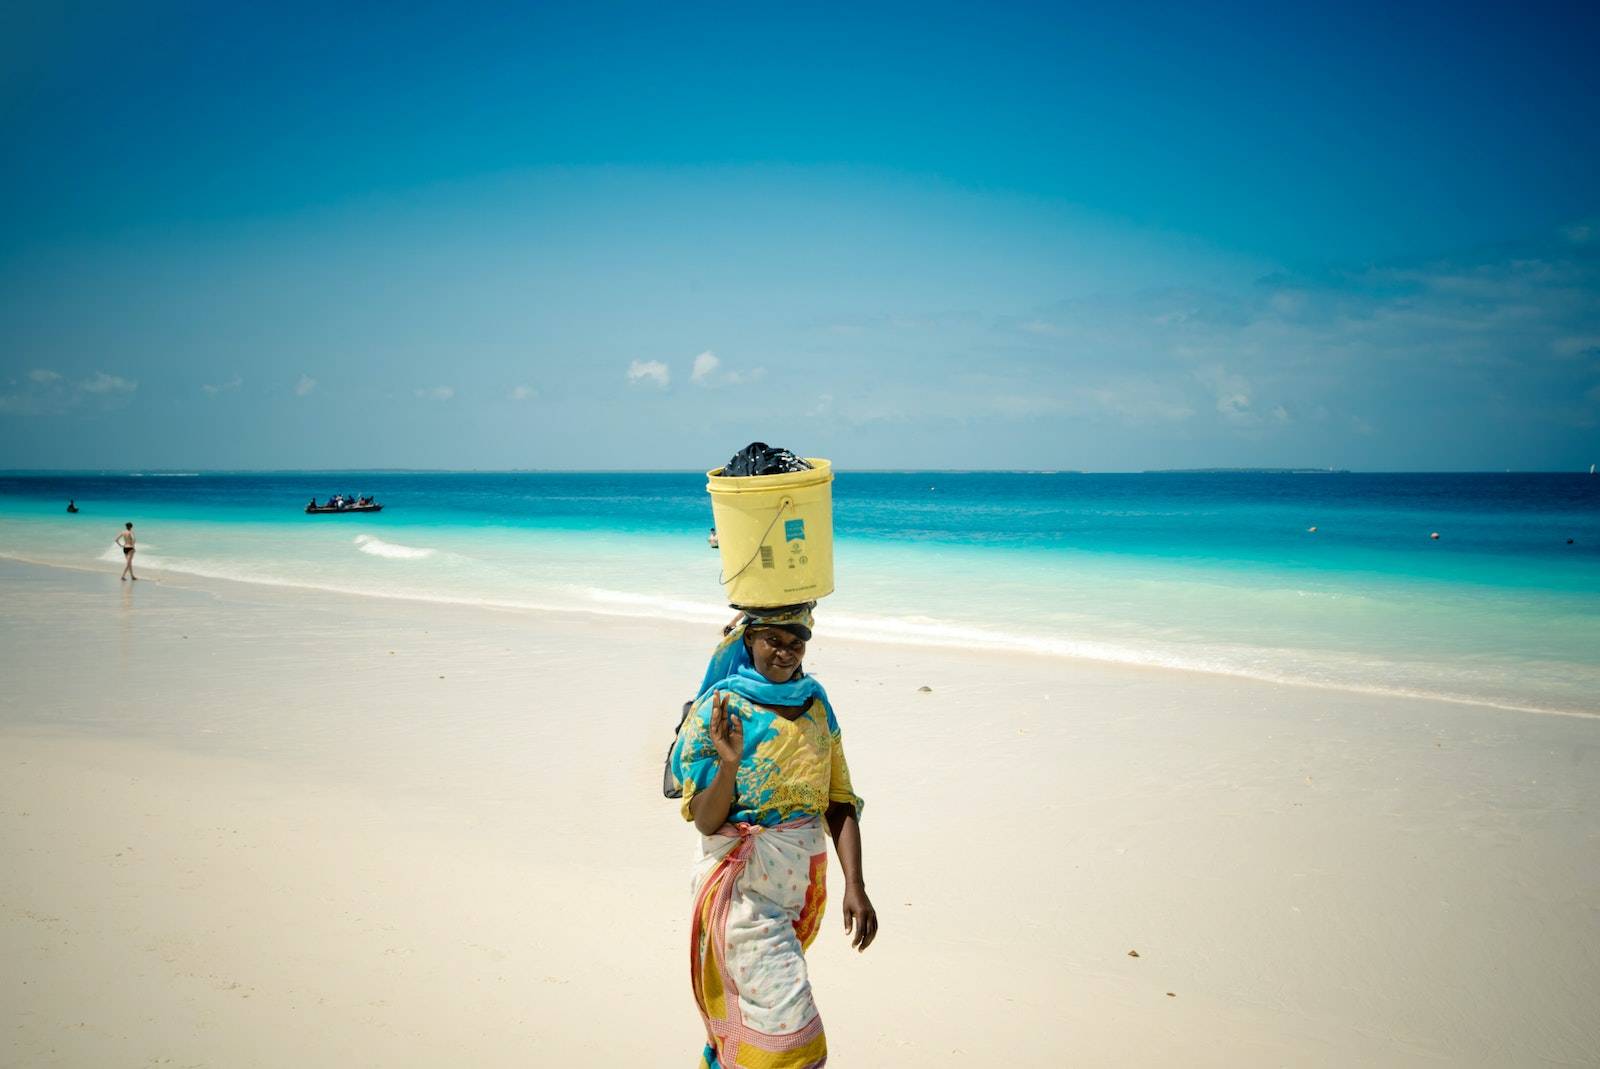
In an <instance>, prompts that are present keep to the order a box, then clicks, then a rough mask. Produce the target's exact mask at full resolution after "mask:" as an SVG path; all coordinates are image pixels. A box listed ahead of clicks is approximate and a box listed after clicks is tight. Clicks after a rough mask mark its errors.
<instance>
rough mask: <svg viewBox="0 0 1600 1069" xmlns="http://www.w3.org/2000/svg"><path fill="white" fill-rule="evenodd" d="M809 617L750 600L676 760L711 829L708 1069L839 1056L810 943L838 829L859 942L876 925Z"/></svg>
mask: <svg viewBox="0 0 1600 1069" xmlns="http://www.w3.org/2000/svg"><path fill="white" fill-rule="evenodd" d="M811 626H812V616H811V605H810V604H805V605H795V606H788V607H786V608H783V609H746V610H744V612H743V614H742V619H741V620H740V622H739V623H738V624H737V625H735V626H734V627H733V628H732V630H731V631H730V632H729V633H728V635H727V637H726V638H725V639H723V641H722V643H721V644H720V645H719V646H718V647H717V649H716V651H715V652H714V653H713V654H712V657H711V663H710V665H709V666H708V667H707V669H706V676H705V679H704V680H703V681H702V684H701V687H700V695H699V697H698V698H696V699H695V702H694V704H693V706H692V708H691V710H690V711H689V713H688V715H687V716H686V717H685V718H684V722H683V725H682V727H681V728H680V729H679V732H678V738H677V740H676V742H674V743H673V748H672V752H671V754H670V755H669V757H668V761H667V768H668V772H669V774H670V775H671V776H672V777H673V778H674V779H675V780H676V786H677V787H679V788H680V789H681V792H682V798H683V803H682V814H683V817H684V819H685V820H689V821H692V822H693V823H694V826H695V828H696V829H697V830H698V831H699V832H700V835H701V839H700V849H701V854H700V859H699V861H698V862H697V863H696V865H695V869H694V905H693V912H692V914H691V916H690V925H689V928H690V933H689V953H690V980H691V984H692V987H693V990H694V998H695V1003H696V1005H697V1006H698V1007H699V1009H700V1018H701V1021H702V1022H703V1023H704V1025H705V1030H706V1045H705V1049H704V1050H703V1051H702V1052H701V1061H700V1065H701V1069H721V1067H729V1069H731V1067H732V1066H736V1065H755V1064H760V1065H764V1066H773V1067H786V1069H802V1067H804V1066H815V1065H821V1064H823V1062H824V1061H825V1060H826V1058H827V1050H828V1043H827V1038H826V1036H825V1035H824V1033H823V1029H822V1019H821V1017H820V1016H818V1014H817V1008H816V1004H815V1002H814V1001H813V1000H812V997H811V985H810V981H809V980H808V979H807V977H806V967H805V950H806V947H808V946H809V945H810V944H811V941H812V940H813V939H814V938H815V937H816V934H817V931H818V928H819V926H820V924H821V920H822V911H823V905H824V902H825V900H826V877H827V871H828V850H827V845H826V839H827V837H828V836H831V837H832V839H833V844H834V851H835V852H836V853H837V854H838V857H839V863H840V867H841V868H842V869H843V870H844V878H845V891H844V902H843V907H842V908H843V912H844V927H845V932H846V934H847V935H848V936H849V938H850V942H851V945H852V946H853V947H855V949H856V950H858V951H860V950H865V949H867V947H869V946H871V945H872V941H873V940H874V939H875V938H876V937H877V934H878V915H877V913H876V911H875V910H874V909H873V907H872V901H871V899H869V898H868V897H867V890H866V884H865V881H864V878H863V876H862V871H861V833H860V825H859V821H860V816H861V807H862V801H861V799H860V798H859V797H857V795H856V793H855V790H854V788H853V786H852V785H851V782H850V769H849V766H848V765H847V764H846V762H845V757H844V747H843V743H842V741H841V738H840V734H839V725H838V722H837V721H836V720H835V719H834V715H833V709H832V706H831V705H830V704H829V702H828V696H827V693H826V692H825V691H824V690H823V689H822V685H821V684H820V683H818V682H817V681H816V679H815V678H813V677H812V676H809V675H807V674H806V673H805V671H804V669H803V668H802V661H803V659H804V657H805V651H806V643H807V642H808V641H809V640H810V638H811Z"/></svg>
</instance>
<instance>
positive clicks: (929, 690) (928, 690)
mask: <svg viewBox="0 0 1600 1069" xmlns="http://www.w3.org/2000/svg"><path fill="white" fill-rule="evenodd" d="M917 693H918V694H932V693H933V688H932V687H918V688H917Z"/></svg>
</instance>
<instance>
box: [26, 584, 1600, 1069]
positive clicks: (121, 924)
mask: <svg viewBox="0 0 1600 1069" xmlns="http://www.w3.org/2000/svg"><path fill="white" fill-rule="evenodd" d="M144 574H145V575H146V576H147V578H146V579H145V580H144V581H142V582H140V583H138V584H137V585H135V584H131V583H123V584H119V583H118V582H117V579H116V575H115V571H114V569H111V570H107V571H106V572H104V573H90V572H74V571H67V570H60V569H49V568H41V567H37V566H33V565H27V564H21V563H17V562H14V561H0V606H3V608H0V650H3V651H4V652H3V654H0V668H3V670H4V676H5V680H6V682H5V686H4V688H3V689H0V769H3V775H0V856H3V857H4V859H5V864H4V865H3V866H0V961H3V962H4V963H5V965H4V968H3V970H0V1021H3V1022H4V1033H3V1034H0V1065H3V1066H18V1067H21V1066H28V1067H43V1066H73V1067H77V1066H83V1067H91V1066H92V1067H101V1066H144V1065H168V1064H170V1065H175V1066H215V1067H227V1069H237V1067H247V1066H297V1067H298V1066H366V1065H371V1066H438V1065H471V1066H513V1065H516V1066H523V1065H564V1066H565V1065H572V1066H630V1067H635V1066H637V1067H670V1066H683V1067H687V1066H689V1065H692V1064H693V1062H694V1059H695V1057H696V1055H697V1053H698V1050H699V1046H700V1042H701V1034H700V1025H699V1020H698V1017H697V1016H696V1013H695V1008H694V1003H693V1000H692V998H691V996H690V991H689V984H688V977H687V975H686V973H687V969H686V967H685V966H686V961H687V954H686V949H687V948H686V945H685V943H686V938H687V936H686V932H687V920H688V918H687V914H688V902H689V899H688V896H689V884H688V865H689V861H690V858H691V856H692V854H693V852H694V849H695V845H696V843H695V836H694V832H693V829H692V827H691V826H689V825H688V824H686V823H684V822H683V821H682V820H681V819H680V818H679V816H678V814H677V806H676V803H674V802H671V801H668V800H665V799H663V798H662V797H661V795H660V789H659V783H660V773H661V759H662V757H663V755H664V753H665V750H666V748H667V746H668V744H669V742H670V740H671V731H672V728H673V725H674V724H675V723H676V720H677V712H678V707H679V705H680V703H681V702H682V701H683V700H684V698H685V697H687V696H688V692H689V691H690V690H691V688H692V687H693V686H694V684H695V683H696V682H697V681H698V678H699V674H700V671H701V670H702V668H703V665H704V658H705V654H706V653H707V651H708V650H709V649H710V647H711V646H712V644H713V643H714V641H715V638H716V636H715V634H714V632H713V633H705V632H704V631H703V630H702V629H699V628H696V627H693V626H690V625H686V624H681V623H654V622H651V621H648V620H642V619H630V618H621V617H618V618H604V617H597V616H591V615H582V614H576V613H574V614H557V613H543V614H541V613H532V612H516V613H512V612H495V611H489V610H483V609H477V608H471V607H465V606H460V607H458V606H441V605H435V604H424V603H417V602H407V601H401V600H386V599H380V598H363V597H342V596H330V595H327V594H319V593H315V592H309V591H300V592H297V591H293V590H285V589H280V588H271V587H264V586H261V587H258V586H246V585H240V584H231V583H226V582H221V581H207V580H200V579H194V578H186V577H178V576H163V575H161V574H160V573H158V572H154V571H149V572H146V573H144ZM818 624H819V626H818V632H817V637H816V640H815V641H814V642H813V644H812V649H811V652H810V654H809V656H808V664H807V667H808V669H809V670H811V671H812V672H813V673H814V674H816V675H817V676H818V677H819V678H820V679H821V680H822V681H823V682H824V683H825V684H826V685H827V686H828V688H829V691H830V694H831V695H832V697H833V701H834V705H835V707H836V709H837V711H838V715H839V719H840V722H841V725H842V727H843V731H844V737H845V745H846V748H847V751H848V753H849V757H850V763H851V766H852V771H853V774H854V778H855V782H856V786H857V788H858V789H859V790H860V792H861V793H862V794H863V795H864V796H865V798H866V799H867V807H866V811H865V815H864V819H863V824H862V830H863V838H864V842H865V847H866V876H867V884H868V889H869V891H870V893H871V896H872V899H873V901H874V903H875V905H876V907H877V910H878V913H879V916H880V920H881V924H882V934H881V935H880V936H879V939H878V941H877V943H876V945H874V946H873V947H872V948H871V949H870V951H868V952H867V953H866V954H865V955H860V956H858V955H856V954H854V953H852V952H851V951H849V949H848V947H847V944H846V940H845V937H844V934H843V932H842V931H840V929H839V918H838V912H837V910H836V909H835V910H832V911H830V913H829V916H828V918H827V920H826V922H825V925H824V930H823V934H822V936H821V937H820V938H819V940H818V942H817V944H816V945H815V946H814V947H813V949H812V952H811V955H810V963H811V970H812V977H813V981H814V984H815V987H816V992H817V999H818V1002H819V1004H820V1006H821V1009H822V1013H823V1017H824V1020H825V1021H826V1024H827V1029H828V1034H829V1041H830V1046H831V1048H832V1054H833V1058H832V1062H831V1064H835V1065H838V1066H841V1067H844V1069H853V1067H854V1069H897V1067H911V1066H917V1067H924V1066H946V1065H949V1066H955V1065H961V1066H999V1065H1009V1066H1029V1067H1032V1066H1039V1067H1047V1066H1048V1067H1055V1066H1063V1065H1073V1066H1143V1065H1151V1066H1158V1065H1159V1066H1168V1065H1182V1066H1224V1065H1226V1066H1280V1065H1293V1066H1352V1065H1367V1066H1403V1065H1439V1066H1508V1065H1517V1066H1540V1065H1551V1066H1579V1065H1596V1064H1600V1013H1596V1012H1595V1002H1596V992H1597V991H1600V822H1597V820H1596V817H1597V814H1600V719H1596V718H1584V717H1567V716H1547V715H1534V714H1525V713H1515V712H1508V711H1505V710H1500V709H1492V708H1484V707H1478V706H1471V705H1462V704H1448V703H1444V702H1435V701H1425V700H1405V699H1396V698H1388V697H1377V696H1372V695H1363V694H1356V693H1349V692H1340V691H1333V690H1321V689H1315V688H1309V687H1291V686H1278V685H1271V684H1265V683H1258V682H1252V681H1245V680H1240V679H1229V678H1224V677H1217V676H1206V675H1198V674H1189V673H1182V672H1174V671H1161V670H1153V669H1151V670H1144V669H1134V668H1128V667H1121V666H1110V665H1104V664H1097V663H1092V662H1083V661H1071V660H1067V659H1062V658H1051V657H1043V656H1038V657H1035V656H1025V655H1001V654H994V653H975V652H964V651H951V650H938V649H927V648H915V647H905V646H895V645H887V644H873V643H865V642H846V641H840V640H837V639H831V638H830V637H829V635H828V629H827V605H826V603H824V604H823V605H822V607H821V610H820V612H819V616H818ZM924 687H926V688H930V689H929V690H926V691H925V690H922V689H921V688H924ZM832 878H833V880H834V883H833V890H834V891H835V893H837V891H838V888H839V884H838V882H837V881H838V870H837V867H835V868H834V870H833V873H832ZM1130 952H1137V957H1135V956H1132V955H1131V954H1130Z"/></svg>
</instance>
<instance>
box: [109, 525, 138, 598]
mask: <svg viewBox="0 0 1600 1069" xmlns="http://www.w3.org/2000/svg"><path fill="white" fill-rule="evenodd" d="M113 541H115V542H116V544H117V545H119V546H121V547H122V581H123V582H124V583H126V582H127V581H128V580H129V579H132V580H133V581H134V582H138V581H139V577H138V576H137V575H134V574H133V524H132V523H125V524H123V525H122V530H121V531H119V532H118V533H117V537H116V538H115V539H113Z"/></svg>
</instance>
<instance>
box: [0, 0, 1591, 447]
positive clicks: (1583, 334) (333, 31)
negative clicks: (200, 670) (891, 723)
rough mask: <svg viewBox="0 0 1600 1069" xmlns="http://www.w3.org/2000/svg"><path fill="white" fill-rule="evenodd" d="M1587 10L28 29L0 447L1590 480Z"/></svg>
mask: <svg viewBox="0 0 1600 1069" xmlns="http://www.w3.org/2000/svg"><path fill="white" fill-rule="evenodd" d="M224 7H227V8H228V10H224ZM1595 10H1596V9H1594V8H1593V7H1589V8H1587V9H1585V8H1581V7H1579V6H1577V5H1573V6H1570V7H1558V6H1552V7H1545V8H1541V7H1538V6H1534V7H1524V8H1522V9H1520V10H1517V11H1512V10H1509V9H1508V8H1504V7H1496V8H1490V7H1482V8H1477V7H1471V6H1458V7H1455V8H1453V9H1451V10H1449V11H1448V12H1444V11H1441V10H1438V9H1423V8H1420V7H1418V8H1403V7H1402V8H1395V7H1393V6H1385V7H1382V8H1378V7H1373V8H1370V9H1366V8H1363V7H1361V6H1354V5H1338V6H1337V7H1335V6H1328V7H1326V8H1323V9H1320V10H1295V9H1291V6H1290V5H1241V6H1224V7H1207V8H1204V9H1200V8H1195V7H1194V6H1193V5H1184V6H1177V5H1172V6H1158V5H1138V4H1119V5H1115V8H1114V10H1113V11H1109V12H1108V11H1106V10H1101V11H1091V12H1083V11H1072V10H1070V9H1068V8H1065V7H1061V6H1053V7H1040V6H1004V7H995V6H986V7H979V6H976V5H973V6H941V5H929V4H918V5H903V6H887V5H872V6H870V7H860V6H857V7H842V6H841V7H837V8H829V9H823V8H816V9H813V10H779V9H773V8H768V9H761V10H757V9H753V8H752V7H751V6H750V5H716V6H710V5H693V6H680V7H673V6H669V5H640V6H632V7H629V6H616V5H596V4H586V5H582V6H576V5H574V6H567V7H559V6H554V5H546V6H544V7H542V8H540V9H539V10H537V11H531V12H530V11H527V10H521V9H519V8H518V7H514V6H510V5H508V6H506V7H504V8H491V7H479V6H474V5H471V4H462V3H457V4H453V5H449V6H436V7H430V6H426V5H416V6H412V7H410V8H409V9H408V11H407V13H405V14H403V15H397V14H395V13H394V12H392V11H388V10H386V9H385V7H384V6H381V5H372V6H366V5H346V6H344V7H342V8H341V9H340V10H339V11H337V12H328V11H325V10H319V9H317V8H315V7H309V6H308V7H305V8H303V9H302V8H296V7H294V6H292V5H288V6H282V7H278V8H275V9H274V10H273V11H271V12H266V11H261V12H257V13H247V12H243V11H241V10H234V9H232V6H225V5H206V6H198V5H196V6H189V7H182V6H167V5H156V6H145V7H140V8H137V9H134V8H132V7H128V6H118V7H107V6H99V5H92V4H91V5H70V4H69V5H50V6H48V7H46V6H44V5H39V6H37V7H36V8H34V9H33V10H31V11H30V10H22V11H21V12H20V13H19V14H18V15H16V16H15V17H14V20H13V23H12V24H10V25H8V33H7V34H6V35H4V39H3V40H0V135H3V136H4V138H5V142H6V144H7V145H8V146H10V149H9V150H8V153H7V162H6V163H5V164H4V165H3V169H0V467H12V468H15V467H25V468H31V467H177V468H194V467H245V468H280V467H345V466H357V467H359V466H384V467H395V466H421V467H460V468H466V467H484V468H508V467H548V468H596V467H604V468H614V467H651V468H656V467H676V468H694V467H709V466H712V465H714V464H715V463H717V462H718V461H719V460H721V459H725V458H726V456H727V454H728V453H730V452H731V451H732V450H733V449H734V448H736V447H737V446H738V445H741V444H743V442H745V441H748V440H750V439H752V438H762V439H765V440H768V441H773V442H780V443H782V444H787V445H791V446H794V447H796V448H797V449H801V450H803V451H805V452H808V453H812V454H821V455H828V456H832V457H834V458H836V460H837V461H838V462H839V463H840V464H842V465H844V466H849V467H956V468H969V467H970V468H978V467H1030V468H1086V469H1093V470H1119V469H1139V468H1146V467H1187V466H1202V465H1229V466H1237V465H1243V466H1252V465H1259V466H1279V465H1284V466H1299V465H1308V466H1309V465H1318V466H1327V465H1332V466H1338V467H1352V468H1378V469H1418V468H1483V469H1500V468H1506V467H1511V468H1574V467H1579V466H1585V467H1586V466H1587V465H1588V464H1589V463H1590V462H1592V461H1595V460H1600V178H1597V166H1596V165H1597V163H1600V92H1597V90H1600V85H1597V84H1596V83H1597V78H1596V75H1595V73H1594V67H1595V64H1594V63H1593V62H1592V57H1593V56H1594V54H1595V51H1596V46H1597V45H1600V32H1597V30H1600V16H1597V15H1596V13H1595Z"/></svg>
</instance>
